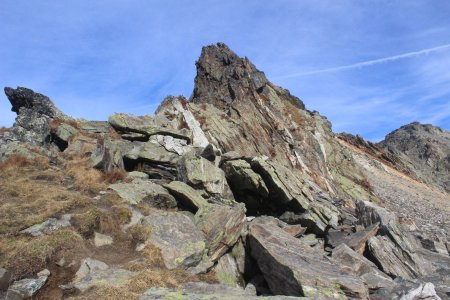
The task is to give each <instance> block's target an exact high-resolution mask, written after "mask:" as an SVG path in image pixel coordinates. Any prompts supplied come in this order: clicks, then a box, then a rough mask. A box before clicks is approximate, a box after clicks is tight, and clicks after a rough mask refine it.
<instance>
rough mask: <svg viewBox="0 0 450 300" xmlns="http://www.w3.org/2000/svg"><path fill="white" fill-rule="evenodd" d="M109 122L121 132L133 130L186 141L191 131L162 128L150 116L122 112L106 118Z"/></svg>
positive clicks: (189, 139) (189, 137) (148, 134)
mask: <svg viewBox="0 0 450 300" xmlns="http://www.w3.org/2000/svg"><path fill="white" fill-rule="evenodd" d="M108 122H109V124H111V126H112V127H114V128H115V129H116V130H119V131H122V132H127V133H129V132H134V133H140V134H143V135H146V136H148V137H150V136H152V135H157V134H159V135H168V136H172V137H174V138H178V139H184V140H186V141H188V142H190V141H191V139H192V138H191V135H192V133H191V131H190V130H187V129H181V130H174V129H172V128H164V127H160V126H158V125H156V124H155V122H154V120H153V118H152V117H150V116H141V117H137V116H133V115H128V114H123V113H116V114H113V115H111V116H110V117H109V118H108Z"/></svg>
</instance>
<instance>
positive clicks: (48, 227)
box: [21, 214, 71, 236]
mask: <svg viewBox="0 0 450 300" xmlns="http://www.w3.org/2000/svg"><path fill="white" fill-rule="evenodd" d="M70 219H71V215H68V214H66V215H62V216H61V218H60V219H59V220H58V219H56V218H50V219H48V220H47V221H44V222H42V223H40V224H36V225H33V226H31V227H29V228H27V229H24V230H22V231H21V233H25V234H30V235H32V236H41V235H44V234H49V233H51V232H52V231H55V230H58V229H60V228H65V227H69V226H70Z"/></svg>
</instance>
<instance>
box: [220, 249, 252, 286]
mask: <svg viewBox="0 0 450 300" xmlns="http://www.w3.org/2000/svg"><path fill="white" fill-rule="evenodd" d="M214 273H215V274H216V278H217V279H218V280H219V282H220V283H223V284H226V285H228V286H230V287H236V288H237V287H241V288H242V287H243V285H244V278H243V276H242V274H241V273H240V272H239V270H238V266H237V263H236V260H235V259H234V257H233V256H232V255H231V254H229V253H227V254H225V255H223V256H222V257H221V258H220V259H219V260H218V261H217V265H216V266H215V267H214ZM255 294H256V293H255Z"/></svg>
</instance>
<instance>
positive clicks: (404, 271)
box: [367, 236, 425, 279]
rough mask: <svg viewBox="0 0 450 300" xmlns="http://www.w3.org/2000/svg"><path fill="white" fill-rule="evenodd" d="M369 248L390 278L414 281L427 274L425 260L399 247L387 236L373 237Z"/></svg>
mask: <svg viewBox="0 0 450 300" xmlns="http://www.w3.org/2000/svg"><path fill="white" fill-rule="evenodd" d="M367 247H368V251H369V252H370V254H371V256H372V257H373V259H374V260H375V262H376V264H377V265H378V266H380V268H381V270H382V271H383V272H384V273H386V274H388V275H389V276H392V277H398V276H399V277H403V278H406V279H414V278H417V277H419V276H421V275H424V274H425V270H424V266H423V265H424V264H425V262H424V261H423V259H422V258H421V257H420V256H418V255H417V254H415V253H411V252H409V251H407V250H405V249H402V248H400V247H398V245H396V244H395V243H394V242H393V241H392V240H391V239H389V238H388V237H387V236H375V237H371V238H370V239H369V241H368V242H367Z"/></svg>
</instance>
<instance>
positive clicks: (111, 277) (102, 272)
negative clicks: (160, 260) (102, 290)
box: [62, 258, 133, 293]
mask: <svg viewBox="0 0 450 300" xmlns="http://www.w3.org/2000/svg"><path fill="white" fill-rule="evenodd" d="M132 275H133V272H130V271H127V270H124V269H116V268H110V267H109V266H108V265H107V264H105V263H104V262H101V261H98V260H95V259H91V258H87V259H85V260H83V261H82V263H81V266H80V269H79V270H78V271H77V273H76V274H75V278H74V280H73V281H72V283H71V284H69V285H66V286H62V288H63V289H70V288H76V289H78V290H79V291H80V292H82V293H83V292H85V291H87V290H88V289H89V288H91V287H93V286H96V285H103V284H105V283H107V284H108V285H111V286H121V285H125V284H127V282H128V279H130V278H131V276H132Z"/></svg>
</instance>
